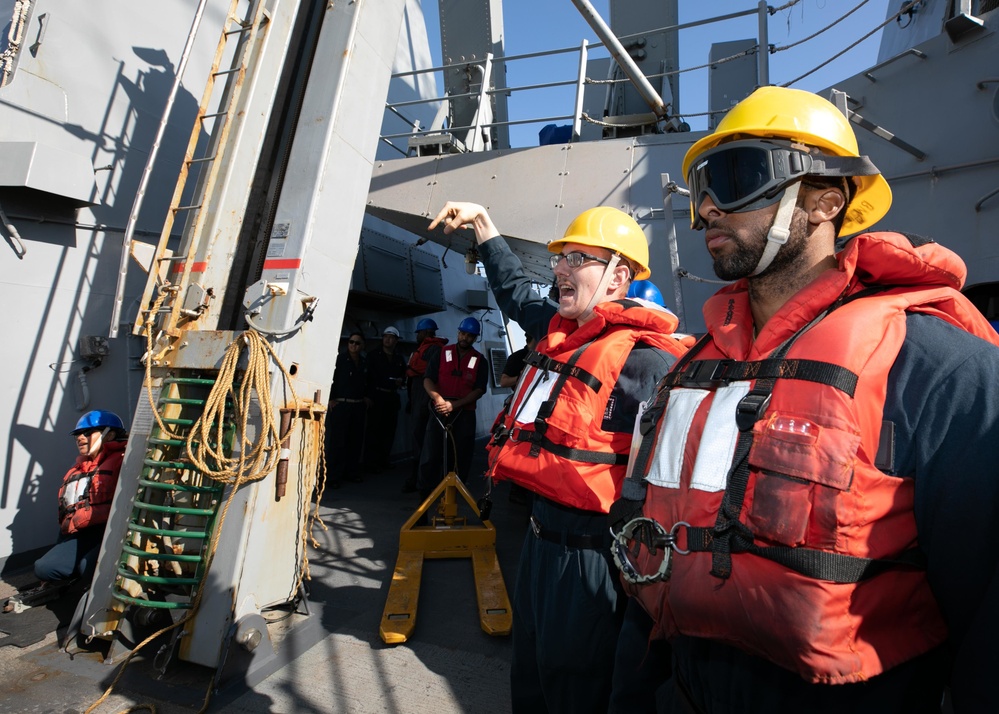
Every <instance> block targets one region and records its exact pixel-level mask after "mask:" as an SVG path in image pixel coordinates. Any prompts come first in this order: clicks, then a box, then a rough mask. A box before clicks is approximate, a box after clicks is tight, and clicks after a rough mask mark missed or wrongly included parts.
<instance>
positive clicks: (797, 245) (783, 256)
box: [714, 209, 808, 280]
mask: <svg viewBox="0 0 999 714" xmlns="http://www.w3.org/2000/svg"><path fill="white" fill-rule="evenodd" d="M769 230H770V229H769V227H767V228H762V227H761V228H755V229H753V231H752V233H751V234H750V236H749V237H748V239H745V240H744V239H742V238H738V237H736V236H734V235H731V234H729V236H728V237H729V239H730V240H731V241H732V242H733V243H735V244H736V246H737V247H738V250H736V251H734V252H730V253H729V254H727V255H722V256H719V257H718V258H715V259H714V270H715V275H717V276H718V277H719V278H720V279H721V280H739V279H741V278H746V277H749V276H750V275H751V274H752V272H753V271H754V270H756V266H757V265H759V263H760V258H761V257H763V251H764V250H766V247H767V233H768V232H769ZM789 230H790V236H788V239H787V243H785V244H784V245H783V246H781V248H780V250H778V251H777V255H775V256H774V259H773V260H772V261H771V262H770V265H768V266H767V267H766V269H765V270H763V272H761V273H760V274H759V275H757V276H754V277H758V278H760V277H763V276H765V275H771V274H773V273H778V272H781V271H783V270H784V269H786V268H787V267H788V266H790V265H793V264H794V262H795V261H796V260H797V259H798V257H799V256H800V255H801V254H802V253H803V252H804V251H805V241H806V240H807V237H806V234H807V232H808V219H807V218H806V217H805V213H804V212H803V211H800V210H798V209H795V211H794V214H793V217H792V219H791V225H790V228H789Z"/></svg>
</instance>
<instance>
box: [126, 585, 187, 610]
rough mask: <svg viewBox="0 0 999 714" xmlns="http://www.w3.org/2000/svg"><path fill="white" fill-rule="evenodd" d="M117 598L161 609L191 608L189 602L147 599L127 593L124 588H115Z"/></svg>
mask: <svg viewBox="0 0 999 714" xmlns="http://www.w3.org/2000/svg"><path fill="white" fill-rule="evenodd" d="M114 598H115V600H120V601H121V602H123V603H125V604H126V605H138V606H139V607H152V608H156V609H160V610H190V609H191V603H189V602H161V601H160V600H145V599H143V598H141V597H132V596H131V595H127V594H126V593H125V591H124V590H119V589H117V588H116V589H115V591H114Z"/></svg>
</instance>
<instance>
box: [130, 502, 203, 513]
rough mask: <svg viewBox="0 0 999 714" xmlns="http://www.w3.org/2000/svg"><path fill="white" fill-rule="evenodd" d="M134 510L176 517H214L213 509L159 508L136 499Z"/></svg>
mask: <svg viewBox="0 0 999 714" xmlns="http://www.w3.org/2000/svg"><path fill="white" fill-rule="evenodd" d="M135 508H137V509H139V510H146V511H154V512H156V513H175V514H177V515H178V516H205V517H207V516H214V515H215V509H214V508H181V507H180V506H159V505H157V504H155V503H146V502H145V501H140V500H138V499H136V501H135Z"/></svg>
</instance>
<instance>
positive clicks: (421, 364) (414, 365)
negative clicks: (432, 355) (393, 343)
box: [406, 337, 447, 377]
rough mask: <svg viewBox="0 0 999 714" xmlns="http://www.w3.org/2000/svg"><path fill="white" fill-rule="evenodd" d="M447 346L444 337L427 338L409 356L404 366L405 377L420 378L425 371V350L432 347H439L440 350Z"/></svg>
mask: <svg viewBox="0 0 999 714" xmlns="http://www.w3.org/2000/svg"><path fill="white" fill-rule="evenodd" d="M446 344H447V338H446V337H428V338H427V339H425V340H424V341H423V342H421V343H420V346H419V347H417V348H416V352H414V353H413V354H411V355H410V356H409V364H407V365H406V375H407V376H409V377H422V376H423V374H424V373H425V372H426V371H427V350H428V349H430V348H431V347H433V346H434V345H440V346H441V347H442V348H443V347H444V345H446Z"/></svg>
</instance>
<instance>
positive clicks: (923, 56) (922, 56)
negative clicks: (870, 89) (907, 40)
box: [864, 47, 927, 82]
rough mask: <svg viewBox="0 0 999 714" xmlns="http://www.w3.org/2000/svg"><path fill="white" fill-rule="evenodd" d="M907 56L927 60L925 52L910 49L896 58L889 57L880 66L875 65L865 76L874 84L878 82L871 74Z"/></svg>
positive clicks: (913, 48)
mask: <svg viewBox="0 0 999 714" xmlns="http://www.w3.org/2000/svg"><path fill="white" fill-rule="evenodd" d="M906 55H913V56H915V57H918V58H919V59H927V57H926V53H925V52H920V51H919V50H917V49H916V48H915V47H910V48H909V49H907V50H905V51H904V52H899V53H898V54H897V55H895V56H894V57H889V58H888V59H886V60H885V61H884V62H879V63H878V64H876V65H874V66H873V67H871V68H870V69H869V70H867V71H866V72H864V76H865V77H867V78H868V79H869V80H871V81H872V82H877V81H878V80H877V79H875V78H874V75H873V74H871V72H876V71H877V70H879V69H882V68H884V67H887V66H888V65H890V64H891V63H892V62H897V61H898V60H900V59H902V58H903V57H905V56H906Z"/></svg>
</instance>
